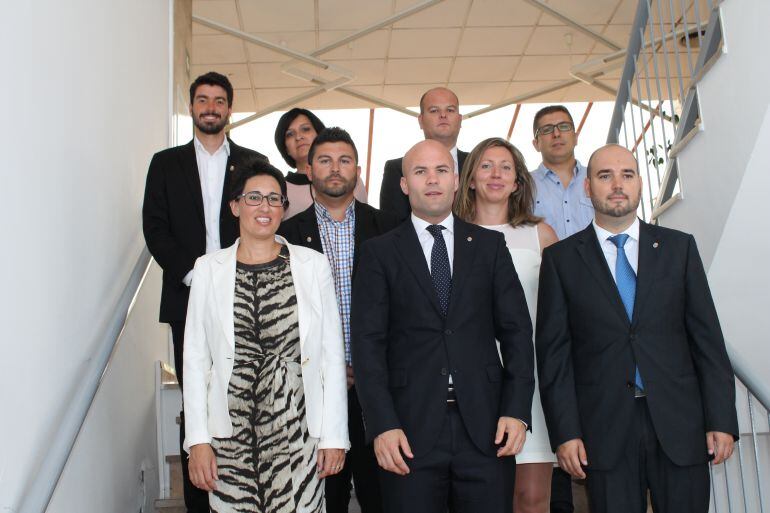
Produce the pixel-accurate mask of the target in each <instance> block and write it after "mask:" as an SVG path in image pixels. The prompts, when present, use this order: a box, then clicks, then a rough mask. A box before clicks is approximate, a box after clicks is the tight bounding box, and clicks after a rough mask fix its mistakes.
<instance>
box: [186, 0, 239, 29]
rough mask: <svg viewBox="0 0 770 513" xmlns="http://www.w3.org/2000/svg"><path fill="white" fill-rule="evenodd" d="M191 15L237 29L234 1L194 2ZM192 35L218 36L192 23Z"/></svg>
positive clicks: (236, 13)
mask: <svg viewBox="0 0 770 513" xmlns="http://www.w3.org/2000/svg"><path fill="white" fill-rule="evenodd" d="M193 15H194V16H200V17H202V18H208V19H210V20H214V21H216V22H219V23H222V24H223V25H227V26H228V27H234V28H238V11H237V10H236V8H235V0H196V1H195V2H193ZM192 29H193V34H219V32H218V31H216V30H214V29H211V28H208V27H204V26H203V25H200V24H198V23H193V27H192Z"/></svg>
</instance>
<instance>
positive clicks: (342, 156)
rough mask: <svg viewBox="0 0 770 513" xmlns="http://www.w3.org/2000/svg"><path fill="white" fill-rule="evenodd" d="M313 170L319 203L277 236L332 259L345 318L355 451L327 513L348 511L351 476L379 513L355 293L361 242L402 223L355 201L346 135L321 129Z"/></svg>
mask: <svg viewBox="0 0 770 513" xmlns="http://www.w3.org/2000/svg"><path fill="white" fill-rule="evenodd" d="M308 165H309V167H310V171H309V173H308V177H309V178H310V181H311V182H312V193H313V198H314V203H313V204H312V205H311V206H310V207H309V208H308V209H307V210H305V211H304V212H301V213H299V214H297V215H295V216H293V217H292V218H290V219H288V220H286V221H284V222H283V223H282V224H281V227H280V228H279V230H278V234H279V235H282V236H283V237H285V238H286V240H288V241H289V242H290V243H291V244H298V245H300V246H305V247H309V248H313V249H315V250H317V251H320V252H322V253H324V254H325V255H326V256H327V258H328V259H329V264H330V265H331V268H332V274H333V277H334V288H335V291H336V293H337V303H338V306H339V310H340V317H341V319H342V332H343V336H344V339H345V359H346V360H347V364H348V368H347V371H348V428H349V432H350V443H351V449H350V452H349V453H348V456H347V458H345V466H344V467H343V469H342V471H341V472H340V473H339V474H337V475H334V476H330V477H327V478H326V511H327V513H343V512H345V513H346V512H347V511H348V503H349V502H350V490H351V488H350V484H351V476H352V478H353V483H354V484H355V488H356V497H357V498H358V502H359V503H360V505H361V511H362V513H380V512H382V499H381V495H380V489H379V482H378V477H377V459H376V458H375V456H374V450H373V449H372V446H371V445H368V446H367V445H366V442H365V440H364V425H363V419H362V417H361V406H360V404H359V403H358V397H357V396H356V391H355V384H354V383H353V364H354V363H353V361H352V359H351V356H350V292H351V287H352V283H353V275H354V274H355V271H356V267H357V264H358V248H359V247H360V245H361V243H363V242H364V241H365V240H367V239H369V238H372V237H376V236H378V235H381V234H383V233H385V232H387V231H389V230H390V229H392V228H394V227H395V226H396V225H397V224H398V220H397V219H396V218H395V217H393V216H392V215H391V214H389V213H385V212H381V211H379V210H377V209H375V208H373V207H370V206H369V205H367V204H365V203H361V202H359V201H357V200H356V199H355V198H354V190H355V187H356V182H357V180H358V177H359V175H360V174H361V167H360V166H359V165H358V151H357V150H356V145H355V144H354V143H353V139H351V137H350V135H349V134H348V133H347V132H346V131H345V130H343V129H341V128H337V127H330V128H326V129H324V130H322V131H321V133H319V134H318V135H317V136H316V138H315V140H314V141H313V144H312V145H311V146H310V150H309V151H308Z"/></svg>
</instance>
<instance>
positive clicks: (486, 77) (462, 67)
mask: <svg viewBox="0 0 770 513" xmlns="http://www.w3.org/2000/svg"><path fill="white" fill-rule="evenodd" d="M520 59H521V58H520V57H458V58H457V60H455V64H454V67H453V68H452V76H451V77H450V79H449V80H450V82H506V83H507V82H509V81H510V80H511V77H513V73H514V71H515V70H516V67H517V66H518V64H519V60H520Z"/></svg>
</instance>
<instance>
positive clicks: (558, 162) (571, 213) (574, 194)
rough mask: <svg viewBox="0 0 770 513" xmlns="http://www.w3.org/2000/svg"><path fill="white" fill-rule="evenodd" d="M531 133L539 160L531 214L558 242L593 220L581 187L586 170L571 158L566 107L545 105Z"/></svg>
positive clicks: (572, 125)
mask: <svg viewBox="0 0 770 513" xmlns="http://www.w3.org/2000/svg"><path fill="white" fill-rule="evenodd" d="M532 130H533V132H534V134H535V138H534V139H533V141H532V144H533V145H534V147H535V149H536V150H537V151H538V152H539V153H540V155H542V157H543V162H542V163H541V164H540V166H539V167H538V168H537V169H536V170H534V171H532V178H534V180H535V186H536V194H537V195H536V197H535V215H536V216H540V217H543V218H544V219H545V222H546V223H548V224H550V225H551V227H552V228H553V229H554V230H555V231H556V234H557V235H558V236H559V239H564V238H567V237H569V236H570V235H572V234H573V233H576V232H579V231H580V230H582V229H583V228H585V227H586V226H588V224H589V223H590V222H591V220H592V219H593V218H594V207H593V205H591V200H590V199H589V198H588V197H587V196H586V194H585V191H584V188H583V182H584V181H585V178H586V168H585V166H583V164H581V163H580V162H578V161H577V160H576V159H575V146H577V140H578V137H577V133H575V123H574V121H573V120H572V116H571V115H570V113H569V111H568V110H567V108H566V107H564V106H563V105H549V106H548V107H544V108H542V109H540V110H539V111H538V112H537V114H535V121H534V123H533V126H532Z"/></svg>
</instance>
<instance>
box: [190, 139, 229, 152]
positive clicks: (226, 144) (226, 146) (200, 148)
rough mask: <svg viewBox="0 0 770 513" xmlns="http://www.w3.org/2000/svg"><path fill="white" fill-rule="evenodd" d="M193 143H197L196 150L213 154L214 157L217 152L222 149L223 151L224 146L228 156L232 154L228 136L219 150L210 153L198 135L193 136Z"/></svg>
mask: <svg viewBox="0 0 770 513" xmlns="http://www.w3.org/2000/svg"><path fill="white" fill-rule="evenodd" d="M193 144H194V145H195V149H196V150H198V151H203V152H205V153H206V154H207V155H211V156H212V157H213V156H214V155H216V154H217V153H219V152H220V151H222V148H224V151H225V153H226V154H227V156H228V157H229V156H230V141H228V140H227V137H225V140H224V141H222V145H221V146H220V147H219V148H217V151H215V152H214V153H209V152H208V150H206V147H205V146H203V143H202V142H200V141H199V140H198V136H197V135H194V136H193Z"/></svg>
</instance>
